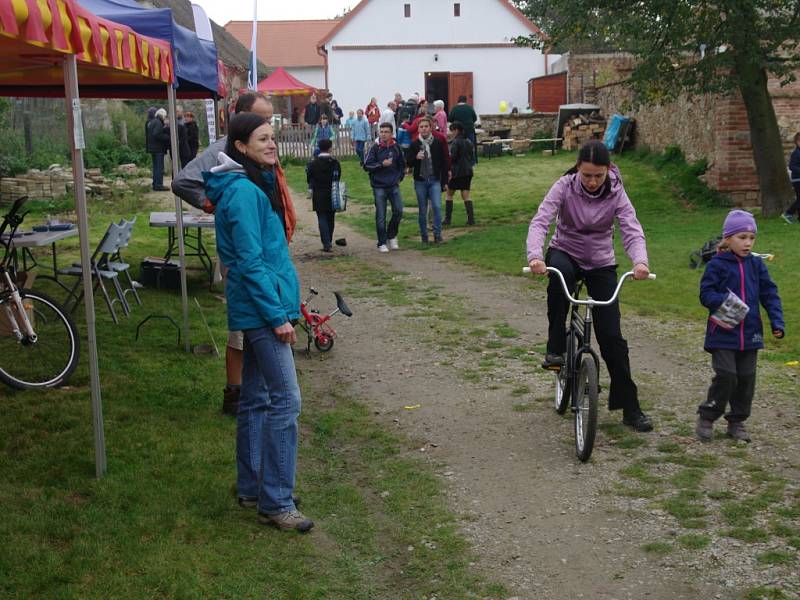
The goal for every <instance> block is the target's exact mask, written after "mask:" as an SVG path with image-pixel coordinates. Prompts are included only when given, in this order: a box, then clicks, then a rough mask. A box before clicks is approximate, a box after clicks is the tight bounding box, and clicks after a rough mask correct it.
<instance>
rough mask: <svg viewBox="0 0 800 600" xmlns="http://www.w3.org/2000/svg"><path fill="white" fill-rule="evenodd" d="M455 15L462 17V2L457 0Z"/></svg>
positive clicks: (454, 6) (454, 9)
mask: <svg viewBox="0 0 800 600" xmlns="http://www.w3.org/2000/svg"><path fill="white" fill-rule="evenodd" d="M453 16H454V17H460V16H461V3H460V2H456V3H455V4H453Z"/></svg>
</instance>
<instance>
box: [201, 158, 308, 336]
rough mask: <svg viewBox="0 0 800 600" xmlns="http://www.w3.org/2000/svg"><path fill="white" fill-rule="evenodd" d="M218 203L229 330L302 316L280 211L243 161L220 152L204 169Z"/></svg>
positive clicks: (210, 192) (209, 191) (217, 223)
mask: <svg viewBox="0 0 800 600" xmlns="http://www.w3.org/2000/svg"><path fill="white" fill-rule="evenodd" d="M203 180H204V181H205V184H206V195H207V196H208V199H209V200H210V201H211V203H212V204H213V205H214V206H215V207H216V210H215V212H214V215H215V229H216V234H217V256H219V259H220V260H221V261H222V263H223V264H224V265H225V266H226V267H227V268H228V274H227V279H226V281H225V297H226V299H227V301H228V329H230V330H231V331H239V330H245V329H256V328H259V327H265V326H268V327H278V326H279V325H283V324H284V323H286V322H287V321H291V320H292V319H297V318H299V317H300V284H299V281H298V279H297V271H295V268H294V265H293V264H292V261H291V259H290V258H289V245H288V243H287V242H286V233H285V232H284V227H283V223H282V222H281V218H280V216H278V214H277V213H276V212H275V211H274V210H273V209H272V205H271V204H270V202H269V199H268V198H267V196H266V194H264V192H263V191H261V189H259V188H258V187H257V186H256V185H255V184H254V183H253V182H252V181H250V180H249V179H248V178H247V175H246V174H245V172H244V169H243V168H242V166H241V165H239V164H238V163H236V162H234V161H233V160H232V159H231V158H229V157H228V156H227V155H226V154H225V153H223V152H220V153H219V166H217V167H214V168H213V169H212V170H211V172H205V173H203Z"/></svg>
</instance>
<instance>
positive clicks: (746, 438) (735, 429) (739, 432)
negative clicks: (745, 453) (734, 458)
mask: <svg viewBox="0 0 800 600" xmlns="http://www.w3.org/2000/svg"><path fill="white" fill-rule="evenodd" d="M727 434H728V436H730V437H732V438H733V439H735V440H736V441H738V442H748V443H749V442H750V440H751V439H752V438H751V437H750V434H749V433H747V429H746V428H745V426H744V423H742V422H737V423H728V431H727Z"/></svg>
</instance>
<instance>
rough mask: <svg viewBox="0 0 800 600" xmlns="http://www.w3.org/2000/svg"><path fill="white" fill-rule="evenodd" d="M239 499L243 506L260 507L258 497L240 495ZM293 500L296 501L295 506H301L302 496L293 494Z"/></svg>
mask: <svg viewBox="0 0 800 600" xmlns="http://www.w3.org/2000/svg"><path fill="white" fill-rule="evenodd" d="M238 501H239V506H241V507H242V508H256V507H258V498H244V497H242V496H239V498H238ZM292 502H294V507H295V508H297V507H299V506H300V498H299V497H298V496H292Z"/></svg>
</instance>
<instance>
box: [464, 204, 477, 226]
mask: <svg viewBox="0 0 800 600" xmlns="http://www.w3.org/2000/svg"><path fill="white" fill-rule="evenodd" d="M464 208H466V209H467V225H475V213H474V212H473V210H472V200H464Z"/></svg>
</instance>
